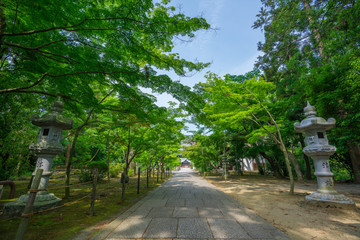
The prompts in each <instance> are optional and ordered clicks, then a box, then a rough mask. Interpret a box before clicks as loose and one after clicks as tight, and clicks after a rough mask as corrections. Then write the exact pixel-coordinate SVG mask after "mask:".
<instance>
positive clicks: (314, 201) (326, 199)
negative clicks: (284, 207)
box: [305, 192, 355, 208]
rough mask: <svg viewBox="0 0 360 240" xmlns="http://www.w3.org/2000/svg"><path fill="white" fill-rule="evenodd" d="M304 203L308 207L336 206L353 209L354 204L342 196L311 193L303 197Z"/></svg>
mask: <svg viewBox="0 0 360 240" xmlns="http://www.w3.org/2000/svg"><path fill="white" fill-rule="evenodd" d="M305 200H306V203H307V204H310V205H320V206H322V205H324V206H329V205H330V206H336V207H343V208H354V207H355V203H354V201H353V200H351V199H350V198H348V197H346V196H345V195H343V194H339V193H337V192H335V193H320V192H313V193H312V194H310V195H307V196H306V197H305Z"/></svg>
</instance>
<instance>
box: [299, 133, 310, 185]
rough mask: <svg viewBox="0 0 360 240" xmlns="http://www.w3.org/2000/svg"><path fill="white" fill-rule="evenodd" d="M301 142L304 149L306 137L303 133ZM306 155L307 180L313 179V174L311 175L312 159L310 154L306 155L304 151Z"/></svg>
mask: <svg viewBox="0 0 360 240" xmlns="http://www.w3.org/2000/svg"><path fill="white" fill-rule="evenodd" d="M300 144H301V148H302V149H304V147H305V142H304V137H303V135H302V134H301V135H300ZM303 156H304V160H305V165H306V179H307V180H311V179H312V176H311V163H310V159H309V157H308V156H306V154H305V153H303Z"/></svg>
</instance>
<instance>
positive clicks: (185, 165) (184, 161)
mask: <svg viewBox="0 0 360 240" xmlns="http://www.w3.org/2000/svg"><path fill="white" fill-rule="evenodd" d="M180 161H181V166H180V167H182V168H190V165H191V162H190V161H189V159H187V158H180Z"/></svg>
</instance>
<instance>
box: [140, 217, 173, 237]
mask: <svg viewBox="0 0 360 240" xmlns="http://www.w3.org/2000/svg"><path fill="white" fill-rule="evenodd" d="M177 221H178V220H177V219H176V218H154V219H152V220H151V222H150V224H149V226H148V228H147V230H146V232H145V234H144V238H175V237H176V230H177Z"/></svg>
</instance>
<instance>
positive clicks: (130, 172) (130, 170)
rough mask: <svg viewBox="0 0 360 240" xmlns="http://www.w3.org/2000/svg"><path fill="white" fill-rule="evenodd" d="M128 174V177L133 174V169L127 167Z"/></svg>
mask: <svg viewBox="0 0 360 240" xmlns="http://www.w3.org/2000/svg"><path fill="white" fill-rule="evenodd" d="M128 176H129V177H132V176H134V169H131V168H130V169H129V171H128Z"/></svg>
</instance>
